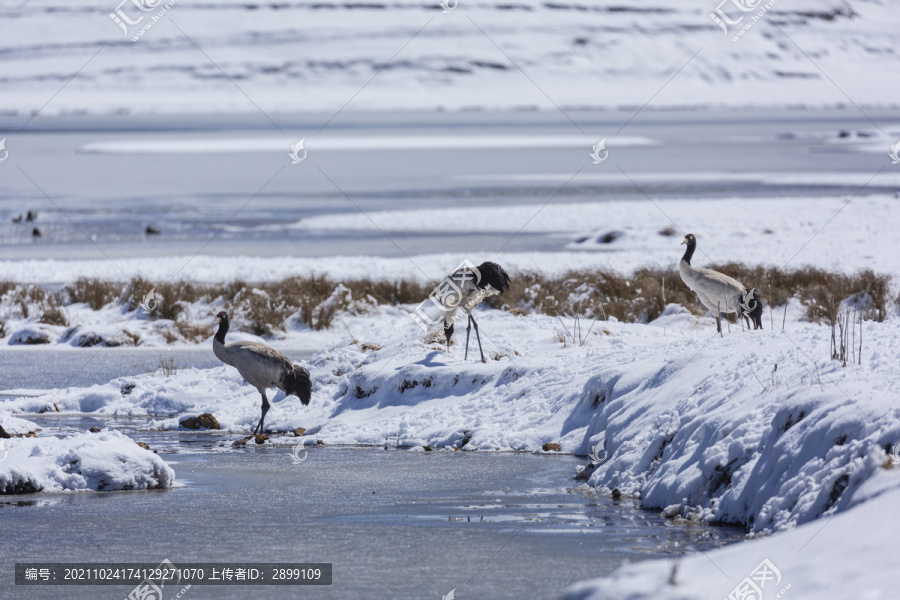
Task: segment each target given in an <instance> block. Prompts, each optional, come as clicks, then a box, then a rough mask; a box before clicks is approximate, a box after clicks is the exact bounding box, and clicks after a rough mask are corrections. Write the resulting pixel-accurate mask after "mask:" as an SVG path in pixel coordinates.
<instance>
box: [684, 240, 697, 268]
mask: <svg viewBox="0 0 900 600" xmlns="http://www.w3.org/2000/svg"><path fill="white" fill-rule="evenodd" d="M696 249H697V242H695V241H694V240H691V241H690V242H688V243H687V248H686V249H685V251H684V256H682V257H681V260H683V261H684V262H686V263H687V264H691V258H692V257H693V256H694V250H696Z"/></svg>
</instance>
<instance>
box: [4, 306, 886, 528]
mask: <svg viewBox="0 0 900 600" xmlns="http://www.w3.org/2000/svg"><path fill="white" fill-rule="evenodd" d="M800 312H801V309H800V308H799V306H798V305H796V304H792V307H791V311H790V313H789V314H791V315H792V318H790V319H789V320H788V324H787V327H786V329H785V330H784V331H781V330H780V329H775V330H762V331H756V332H749V331H742V330H741V328H740V326H735V325H732V326H731V330H730V331H729V332H726V334H725V336H724V337H719V336H717V335H715V333H714V332H715V327H714V325H713V321H712V319H710V318H701V319H698V318H696V317H694V316H692V315H691V314H689V313H688V312H687V311H685V310H684V309H681V308H680V307H676V306H670V307H669V309H668V310H667V311H666V314H665V315H664V316H662V317H660V318H659V319H657V320H656V321H654V322H652V323H650V324H649V325H641V324H626V323H618V322H615V321H609V322H597V323H595V324H594V325H593V328H592V329H591V330H590V333H589V334H587V335H586V336H585V337H586V342H585V344H584V345H575V346H573V345H572V343H571V339H569V341H568V342H567V343H566V344H565V345H564V344H563V343H562V342H561V341H560V340H561V339H562V337H563V336H562V335H561V331H562V324H561V323H560V321H559V320H557V319H553V318H550V317H546V316H541V315H529V316H515V315H513V314H510V313H508V312H503V311H494V310H480V311H479V312H478V321H479V324H480V326H481V339H482V341H483V343H484V347H485V354H486V356H487V357H488V359H489V360H488V363H487V364H481V363H479V362H475V361H474V360H473V359H476V358H477V352H478V349H477V343H476V341H475V337H474V335H473V336H472V339H471V347H470V349H469V360H468V361H463V360H462V354H463V345H464V343H465V340H464V336H465V331H464V330H463V328H462V327H459V328H458V332H457V334H456V340H455V341H456V344H455V345H454V346H453V348H452V352H451V354H450V355H448V354H447V353H446V352H444V350H443V344H441V343H439V342H437V343H430V344H429V343H425V342H423V341H422V339H423V337H424V334H423V332H422V331H421V330H420V329H419V328H418V326H417V325H416V324H415V323H414V322H413V321H412V319H410V318H409V316H408V314H406V313H405V312H404V311H403V310H402V309H399V308H391V309H387V308H382V309H380V310H379V311H378V312H377V313H375V314H372V315H365V316H361V317H356V318H354V319H353V320H352V321H351V322H350V323H348V328H349V329H350V330H351V331H352V333H353V336H354V337H355V338H356V339H357V340H358V344H359V345H350V346H339V347H336V348H333V349H329V350H325V351H322V352H320V353H319V354H317V355H315V356H314V357H313V358H312V359H311V360H310V361H309V362H308V363H307V365H306V366H307V367H308V368H309V369H310V372H311V375H312V378H313V399H312V402H311V403H310V405H309V406H308V407H304V406H303V405H302V404H300V402H299V400H298V399H297V398H296V397H293V396H291V397H287V398H285V397H284V394H283V393H281V392H278V393H277V394H276V395H275V396H274V397H273V398H272V400H273V407H272V410H271V411H270V412H269V414H268V415H267V425H268V426H269V427H270V428H271V429H272V430H276V431H282V432H290V431H292V430H294V429H295V428H297V427H304V428H305V429H306V430H307V435H315V437H316V438H317V439H323V440H325V441H326V443H329V444H370V445H383V444H387V445H392V446H405V447H412V446H426V445H427V446H431V447H435V448H441V447H453V448H459V449H462V450H504V451H510V450H527V451H537V450H539V449H540V448H541V447H542V445H543V444H545V443H548V442H554V443H558V444H560V446H561V449H562V451H564V452H572V453H577V454H582V455H586V454H587V453H588V452H589V450H590V449H591V448H593V447H594V446H595V445H596V444H597V443H599V441H600V440H604V441H605V443H606V449H607V450H608V451H609V452H610V454H611V458H610V460H609V462H607V463H606V464H604V465H603V466H601V467H600V468H598V469H597V470H596V471H595V472H593V473H584V475H585V476H588V475H589V484H590V485H592V486H594V487H596V488H598V489H599V490H601V491H603V492H611V491H612V490H613V489H614V488H618V489H619V490H620V491H621V492H622V493H624V494H626V495H631V496H635V497H640V498H641V500H642V503H643V505H644V506H645V507H648V508H659V509H663V508H666V509H667V512H668V513H670V514H673V515H674V514H680V515H683V516H694V517H698V518H703V519H705V520H708V521H715V522H728V523H736V524H743V525H746V526H747V527H748V528H749V529H750V530H751V531H754V532H772V531H778V530H782V529H786V528H789V527H791V526H794V525H797V524H801V523H804V522H807V521H811V520H813V519H817V518H820V517H822V516H828V515H831V514H833V513H834V512H836V511H839V510H843V509H845V508H847V507H848V506H850V504H851V503H852V502H853V501H854V498H855V494H856V492H857V490H858V489H859V488H860V487H861V486H862V485H863V484H864V483H865V482H866V481H867V480H869V479H871V478H872V477H873V476H875V475H876V474H877V473H879V472H881V471H882V470H883V469H882V466H883V465H884V464H885V461H886V460H887V454H886V452H887V451H889V450H890V449H891V448H892V447H894V446H895V445H896V444H897V443H898V442H900V408H898V407H897V406H896V403H895V400H894V398H895V393H894V392H893V391H892V390H895V389H896V386H897V383H898V380H897V374H896V364H897V363H898V361H900V348H898V347H897V345H896V343H895V340H896V339H897V337H898V335H900V319H897V318H891V319H889V320H888V321H886V322H884V323H875V322H866V323H865V324H864V326H863V330H864V331H863V337H864V343H863V350H862V360H861V363H862V364H861V365H856V364H848V365H847V366H846V367H842V366H841V364H840V363H839V362H837V361H832V360H830V336H831V331H830V328H828V327H824V326H821V325H816V324H812V323H807V322H803V321H799V320H798V319H796V318H793V315H798V314H799V313H800ZM766 321H767V323H766V324H767V325H769V323H770V320H769V319H766ZM566 326H567V327H571V323H568V324H567V325H566ZM588 326H589V324H583V327H584V329H585V330H587V328H588ZM367 342H369V343H376V344H378V347H379V348H380V349H377V350H371V349H369V350H366V351H363V350H362V349H361V348H362V346H363V345H364V344H365V343H367ZM23 393H24V392H23ZM30 393H32V394H34V393H35V391H31V392H30ZM51 398H52V401H53V403H55V404H56V405H57V407H58V408H59V410H60V411H61V412H64V413H65V412H74V413H92V414H104V415H147V416H148V417H150V418H151V419H152V421H151V425H152V426H153V427H157V428H161V429H176V428H178V427H179V420H180V419H179V418H180V417H183V416H184V415H187V414H198V413H205V412H210V413H212V414H213V415H214V416H215V417H216V418H217V419H218V421H219V423H220V425H221V427H222V429H223V430H232V431H240V432H242V433H243V432H246V431H247V430H249V429H251V428H252V426H253V425H254V424H255V422H256V420H258V418H259V410H260V406H259V405H260V398H259V395H258V393H257V391H256V390H255V389H254V388H252V387H250V386H249V385H248V384H246V383H245V382H244V381H243V380H242V379H241V377H240V375H239V374H238V373H237V371H236V370H235V369H233V368H231V367H226V366H222V367H219V368H214V369H208V370H199V369H184V370H181V371H179V372H178V373H177V374H175V375H171V376H168V377H166V376H163V375H162V374H159V373H153V374H147V375H144V376H140V377H127V378H120V379H116V380H114V381H112V382H109V383H108V384H104V385H99V386H93V387H91V388H69V389H65V390H51V391H45V392H44V393H43V394H41V395H37V396H35V397H17V398H11V399H8V400H3V401H2V402H0V407H2V408H4V409H6V410H14V411H23V412H26V413H36V412H40V411H41V410H42V409H44V408H45V407H46V406H47V404H48V403H49V402H50V399H51ZM893 482H894V484H895V485H898V486H900V478H898V477H894V478H893Z"/></svg>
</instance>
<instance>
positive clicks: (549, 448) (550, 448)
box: [541, 442, 559, 452]
mask: <svg viewBox="0 0 900 600" xmlns="http://www.w3.org/2000/svg"><path fill="white" fill-rule="evenodd" d="M541 450H543V451H544V452H559V444H554V443H553V442H550V443H548V444H544V445H543V446H541Z"/></svg>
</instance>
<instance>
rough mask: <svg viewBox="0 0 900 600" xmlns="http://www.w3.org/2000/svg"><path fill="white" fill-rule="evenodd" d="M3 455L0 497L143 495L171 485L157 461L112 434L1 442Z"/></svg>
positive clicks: (170, 475)
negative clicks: (82, 493) (98, 493)
mask: <svg viewBox="0 0 900 600" xmlns="http://www.w3.org/2000/svg"><path fill="white" fill-rule="evenodd" d="M5 450H6V452H7V453H8V454H7V456H6V458H5V460H3V461H2V462H0V494H11V493H25V492H31V491H42V492H62V491H84V490H95V491H115V490H146V489H156V488H166V487H170V486H171V485H172V484H173V482H174V481H175V472H174V471H173V470H172V468H171V467H169V466H168V465H167V464H166V463H165V461H164V460H163V459H162V458H160V457H159V456H157V455H156V454H154V453H153V452H150V451H149V450H145V449H144V448H141V447H140V446H138V445H137V444H135V442H134V440H132V439H131V438H129V437H127V436H125V435H123V434H121V433H119V432H116V431H105V432H102V433H80V434H76V435H72V436H70V437H66V438H55V437H41V438H14V439H11V440H5Z"/></svg>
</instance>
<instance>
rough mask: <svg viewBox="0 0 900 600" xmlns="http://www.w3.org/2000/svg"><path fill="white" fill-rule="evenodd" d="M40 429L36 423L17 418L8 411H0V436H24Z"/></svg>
mask: <svg viewBox="0 0 900 600" xmlns="http://www.w3.org/2000/svg"><path fill="white" fill-rule="evenodd" d="M40 430H41V428H40V427H38V425H37V423H32V422H31V421H26V420H25V419H17V418H16V417H13V416H12V415H10V414H9V413H5V412H0V438H11V437H24V436H26V435H28V434H33V433H34V432H36V431H40Z"/></svg>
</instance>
